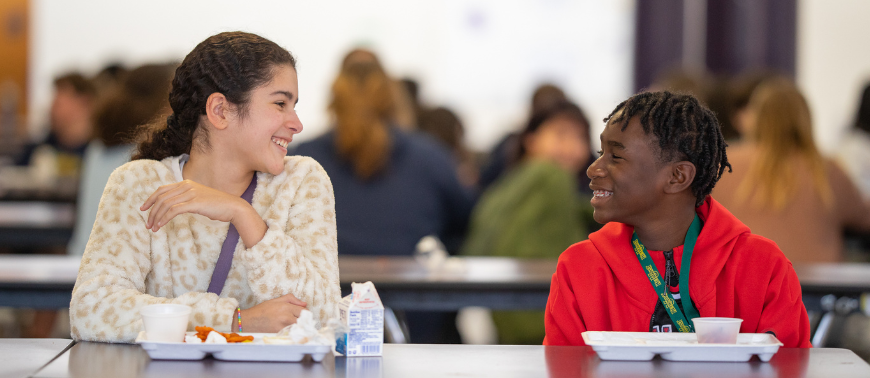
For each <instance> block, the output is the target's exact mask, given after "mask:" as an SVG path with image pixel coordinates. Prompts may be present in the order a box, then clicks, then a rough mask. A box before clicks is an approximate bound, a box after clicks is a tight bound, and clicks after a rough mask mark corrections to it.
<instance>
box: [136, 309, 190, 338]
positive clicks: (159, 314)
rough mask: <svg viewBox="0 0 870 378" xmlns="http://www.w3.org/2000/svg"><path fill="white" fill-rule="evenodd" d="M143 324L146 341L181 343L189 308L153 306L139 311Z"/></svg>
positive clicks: (188, 316) (185, 330) (185, 329)
mask: <svg viewBox="0 0 870 378" xmlns="http://www.w3.org/2000/svg"><path fill="white" fill-rule="evenodd" d="M139 314H140V315H142V323H144V324H145V337H146V338H147V339H148V341H162V342H182V341H184V335H185V332H187V321H188V319H189V318H190V306H186V305H180V304H169V303H167V304H162V303H161V304H153V305H148V306H145V307H142V309H141V310H139Z"/></svg>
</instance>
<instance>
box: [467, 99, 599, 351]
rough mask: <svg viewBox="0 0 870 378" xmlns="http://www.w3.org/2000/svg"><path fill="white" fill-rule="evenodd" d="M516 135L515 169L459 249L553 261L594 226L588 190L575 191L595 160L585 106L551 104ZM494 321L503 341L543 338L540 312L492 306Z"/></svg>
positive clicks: (477, 214) (486, 199)
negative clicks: (579, 176)
mask: <svg viewBox="0 0 870 378" xmlns="http://www.w3.org/2000/svg"><path fill="white" fill-rule="evenodd" d="M519 138H520V146H519V151H518V152H517V157H516V158H515V163H514V164H513V167H512V168H510V170H509V171H508V172H507V173H505V174H504V175H503V176H502V177H501V178H500V179H499V180H498V181H496V182H495V183H494V184H493V185H491V186H490V187H489V189H487V191H486V192H485V193H484V194H483V196H482V197H481V199H480V201H479V203H478V204H477V206H476V207H475V209H474V212H473V214H472V218H471V226H470V228H469V233H468V239H467V240H466V242H465V245H464V246H463V250H462V251H463V254H468V255H486V256H507V257H519V258H552V259H555V258H558V257H559V254H561V253H562V251H564V250H565V249H567V248H568V247H569V246H571V245H572V244H574V243H577V242H579V241H581V240H585V239H586V237H587V236H588V230H589V227H588V225H591V224H594V223H595V221H594V219H593V218H592V206H591V205H590V203H589V200H590V199H591V197H592V195H591V193H590V194H585V195H581V191H580V190H579V189H578V187H577V185H578V181H577V179H576V178H577V175H578V174H580V173H581V172H585V171H586V168H588V167H589V164H590V163H591V162H592V161H593V160H594V157H593V155H592V153H591V147H590V140H589V138H590V137H589V122H588V120H587V119H586V116H585V115H584V113H583V111H582V110H580V108H579V107H578V106H577V105H574V104H572V103H568V102H564V103H560V104H557V105H554V106H552V107H551V108H550V109H549V110H546V111H543V112H541V113H538V114H536V115H535V116H533V117H532V119H531V121H529V124H528V125H527V126H526V128H525V130H523V132H522V133H521V134H520V137H519ZM587 185H588V184H587ZM596 229H597V227H596ZM493 320H494V321H495V324H496V328H497V329H498V335H499V341H500V342H501V343H502V344H541V342H542V340H543V339H544V335H545V332H544V312H543V311H510V312H508V311H497V312H494V313H493Z"/></svg>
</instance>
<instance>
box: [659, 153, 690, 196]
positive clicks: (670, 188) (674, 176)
mask: <svg viewBox="0 0 870 378" xmlns="http://www.w3.org/2000/svg"><path fill="white" fill-rule="evenodd" d="M670 165H671V178H670V180H669V181H668V185H667V187H666V188H665V192H666V193H669V194H675V193H679V192H682V191H684V190H686V189H689V188H690V187H691V186H692V182H694V181H695V165H694V164H692V163H691V162H689V161H678V162H675V163H671V164H670Z"/></svg>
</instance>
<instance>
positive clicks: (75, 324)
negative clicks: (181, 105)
mask: <svg viewBox="0 0 870 378" xmlns="http://www.w3.org/2000/svg"><path fill="white" fill-rule="evenodd" d="M173 164H178V157H174V158H167V159H164V160H163V161H155V160H137V161H133V162H130V163H127V164H125V165H123V166H122V167H120V168H118V169H117V170H115V172H113V173H112V176H111V178H110V179H109V182H108V184H107V185H106V189H105V191H104V192H103V197H102V199H101V200H100V207H99V211H98V214H97V220H96V222H95V223H94V228H93V230H92V231H91V237H90V239H89V240H88V244H87V248H86V249H85V253H84V256H83V257H82V264H81V267H80V268H79V274H78V278H77V279H76V284H75V288H74V289H73V294H72V301H71V302H70V325H71V329H72V337H73V338H74V339H76V340H88V341H107V342H133V340H135V338H136V336H137V335H138V333H139V331H141V330H142V329H143V327H142V320H141V318H140V316H139V309H140V308H141V307H143V306H146V305H149V304H153V303H179V304H185V305H188V306H190V307H192V308H193V311H192V312H191V314H190V322H189V324H188V327H189V329H190V330H192V328H193V327H194V326H199V325H204V326H209V327H213V328H215V329H216V330H218V331H222V332H229V331H230V323H231V322H232V320H233V313H234V311H235V309H236V307H237V306H241V307H242V308H243V309H245V308H250V307H253V306H254V305H257V304H259V303H261V302H264V301H266V300H269V299H273V298H276V297H279V296H282V295H285V294H288V293H292V294H293V295H295V296H296V297H297V298H299V299H302V300H303V301H305V302H307V303H308V309H309V310H311V311H312V312H313V313H314V316H315V317H316V318H317V319H318V320H319V322H320V323H322V324H325V323H326V321H327V320H328V319H329V318H332V317H335V316H336V314H337V304H338V301H339V300H340V299H341V298H340V296H341V294H340V289H339V284H338V255H337V253H338V252H337V241H336V228H335V197H334V195H333V191H332V183H331V182H330V181H329V177H328V176H327V175H326V172H325V171H324V170H323V168H321V167H320V165H319V164H318V163H317V162H315V161H314V160H313V159H311V158H307V157H300V156H292V157H285V158H284V172H283V173H281V174H279V175H277V176H273V175H271V174H268V173H262V172H261V173H257V189H256V191H255V192H254V199H253V207H254V209H255V210H256V211H257V213H259V214H260V216H261V217H262V218H263V220H264V221H265V222H266V225H267V226H268V230H267V231H266V235H265V236H264V237H263V239H262V240H260V242H259V243H257V244H256V245H255V246H253V247H252V248H250V249H245V246H244V244H243V243H242V241H241V239H240V240H239V243H238V244H237V245H236V250H235V255H234V258H233V263H232V268H231V269H230V272H229V276H228V277H227V281H226V284H225V286H224V288H223V291H222V292H221V295H220V296H217V295H215V294H211V293H208V292H207V291H208V285H209V282H210V280H211V274H212V271H213V270H214V266H215V263H216V262H217V258H218V256H219V255H220V250H221V245H222V244H223V241H224V239H225V238H226V233H227V230H228V229H229V223H228V222H219V221H213V220H210V219H208V218H206V217H204V216H201V215H196V214H180V215H178V216H176V217H175V218H173V219H172V220H171V221H170V222H169V223H168V224H166V225H165V226H163V227H162V228H161V229H160V230H159V231H157V232H156V233H155V232H151V231H150V230H148V229H146V228H145V221H146V220H147V219H148V212H147V211H139V206H141V205H142V204H143V203H145V200H146V199H147V198H148V197H149V196H150V195H151V193H153V192H154V191H155V190H157V188H158V187H159V186H161V185H166V184H171V183H175V182H178V181H179V180H178V179H177V177H176V173H174V172H173ZM175 172H179V171H178V166H177V165H176V166H175ZM179 175H180V174H179ZM242 326H243V327H244V319H242Z"/></svg>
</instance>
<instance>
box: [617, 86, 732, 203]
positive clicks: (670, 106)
mask: <svg viewBox="0 0 870 378" xmlns="http://www.w3.org/2000/svg"><path fill="white" fill-rule="evenodd" d="M634 117H638V118H639V119H640V124H641V126H642V127H643V131H644V133H646V134H648V135H649V134H650V133H652V134H653V135H655V137H656V139H658V147H659V154H660V155H659V161H660V162H662V163H668V162H672V161H676V160H677V159H680V160H687V161H689V162H691V163H692V164H694V165H695V169H696V172H695V180H694V181H693V182H692V194H694V195H695V198H696V201H695V206H700V205H701V204H702V203H703V202H704V198H706V197H707V195H709V194H710V192H712V191H713V187H714V186H716V182H718V181H719V178H721V177H722V173H723V172H724V171H725V168H726V167H727V168H728V171H729V172H731V164H729V163H728V156H727V155H726V154H725V147H727V145H726V144H725V138H723V137H722V131H721V130H720V129H719V123H718V122H717V121H716V116H715V115H714V114H713V112H711V111H710V109H707V108H706V107H704V106H702V105H701V104H700V103H699V102H698V100H697V99H696V98H695V97H692V96H690V95H684V94H675V93H671V92H644V93H639V94H636V95H634V96H632V97H630V98H629V99H628V100H625V101H623V102H622V103H621V104H619V105H617V106H616V109H614V110H613V112H611V113H610V115H608V116H607V118H605V119H604V122H613V123H614V124H621V125H622V130H623V131H625V128H626V127H628V121H629V120H631V119H632V118H634Z"/></svg>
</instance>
